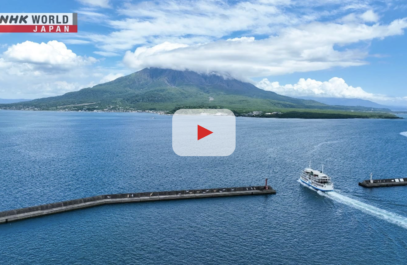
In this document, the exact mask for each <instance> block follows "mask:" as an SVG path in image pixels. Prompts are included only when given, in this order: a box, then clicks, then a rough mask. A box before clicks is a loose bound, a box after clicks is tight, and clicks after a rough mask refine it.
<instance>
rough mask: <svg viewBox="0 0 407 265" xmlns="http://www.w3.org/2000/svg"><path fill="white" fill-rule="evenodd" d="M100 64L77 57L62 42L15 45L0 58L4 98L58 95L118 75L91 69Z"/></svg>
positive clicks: (102, 69) (104, 70)
mask: <svg viewBox="0 0 407 265" xmlns="http://www.w3.org/2000/svg"><path fill="white" fill-rule="evenodd" d="M96 62H97V61H96V60H95V59H94V58H92V57H83V56H79V55H77V54H75V53H74V52H73V51H72V50H70V49H68V48H67V47H66V45H65V44H64V43H62V42H58V41H50V42H48V43H35V42H30V41H26V42H23V43H18V44H15V45H11V46H9V47H8V49H7V50H6V51H5V52H4V53H3V54H2V55H0V97H4V98H40V97H49V96H57V95H61V94H64V93H66V92H70V91H76V90H79V89H81V88H84V87H89V86H93V85H94V84H96V83H97V81H99V80H100V79H101V78H102V77H103V76H106V75H107V74H108V73H109V72H113V71H115V72H116V70H114V69H104V68H100V67H98V66H93V67H91V68H90V67H88V66H89V65H90V64H93V63H96ZM121 70H122V69H121ZM117 72H119V71H117Z"/></svg>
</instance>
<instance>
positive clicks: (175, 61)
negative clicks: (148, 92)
mask: <svg viewBox="0 0 407 265" xmlns="http://www.w3.org/2000/svg"><path fill="white" fill-rule="evenodd" d="M0 10H1V11H0V12H1V13H18V12H22V13H59V12H60V13H72V12H76V13H78V33H70V34H61V33H2V34H0V98H6V99H15V98H19V99H20V98H24V99H34V98H41V97H49V96H56V95H62V94H64V93H67V92H71V91H77V90H79V89H82V88H85V87H92V86H94V85H96V84H100V83H104V82H108V81H111V80H114V79H116V78H118V77H121V76H124V75H127V74H130V73H133V72H136V71H139V70H141V69H143V68H146V67H159V68H170V69H175V70H192V71H196V72H199V73H203V74H212V73H214V74H218V75H222V76H224V77H225V78H237V79H239V80H242V81H246V82H251V83H253V84H255V85H256V86H258V87H259V88H261V89H264V90H269V91H274V92H277V93H280V94H283V95H288V96H294V97H337V98H360V99H367V100H371V101H374V102H378V103H381V104H385V105H395V106H407V86H406V84H407V67H406V62H407V51H406V47H407V37H406V34H405V31H406V30H407V3H406V2H405V0H394V1H393V0H388V1H373V0H356V1H349V0H313V1H306V0H244V1H235V0H230V1H227V0H205V1H203V0H195V1H188V0H178V1H173V0H168V1H136V0H134V1H131V0H125V1H119V0H72V1H68V0H64V1H54V0H36V1H29V0H13V1H7V2H4V3H2V5H1V7H0Z"/></svg>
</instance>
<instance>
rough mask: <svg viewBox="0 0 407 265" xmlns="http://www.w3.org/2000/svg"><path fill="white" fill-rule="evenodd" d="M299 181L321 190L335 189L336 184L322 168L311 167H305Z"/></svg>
mask: <svg viewBox="0 0 407 265" xmlns="http://www.w3.org/2000/svg"><path fill="white" fill-rule="evenodd" d="M299 181H300V183H301V184H303V185H306V186H308V187H311V188H313V189H315V190H320V191H323V192H329V191H333V190H334V184H333V183H332V181H331V178H330V177H328V175H326V174H324V173H323V172H322V170H321V171H319V170H314V169H312V168H311V167H308V168H306V169H304V171H303V172H302V174H301V176H300V179H299Z"/></svg>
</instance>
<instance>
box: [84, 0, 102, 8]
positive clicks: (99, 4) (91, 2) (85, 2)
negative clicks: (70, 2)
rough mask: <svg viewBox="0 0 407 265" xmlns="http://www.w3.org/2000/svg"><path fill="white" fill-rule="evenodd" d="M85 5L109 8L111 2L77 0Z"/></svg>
mask: <svg viewBox="0 0 407 265" xmlns="http://www.w3.org/2000/svg"><path fill="white" fill-rule="evenodd" d="M77 1H79V2H80V3H82V4H84V5H89V6H97V7H104V8H108V7H110V5H109V0H77Z"/></svg>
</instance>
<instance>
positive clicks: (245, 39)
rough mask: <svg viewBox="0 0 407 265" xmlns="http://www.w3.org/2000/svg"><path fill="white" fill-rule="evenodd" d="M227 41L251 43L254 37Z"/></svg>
mask: <svg viewBox="0 0 407 265" xmlns="http://www.w3.org/2000/svg"><path fill="white" fill-rule="evenodd" d="M227 41H241V42H253V41H255V38H254V37H241V38H233V39H227Z"/></svg>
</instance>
